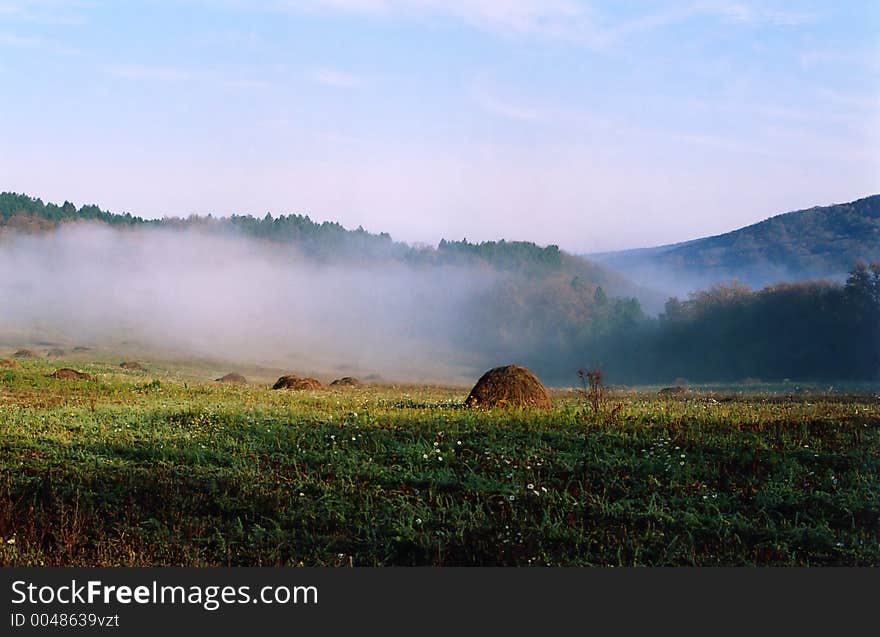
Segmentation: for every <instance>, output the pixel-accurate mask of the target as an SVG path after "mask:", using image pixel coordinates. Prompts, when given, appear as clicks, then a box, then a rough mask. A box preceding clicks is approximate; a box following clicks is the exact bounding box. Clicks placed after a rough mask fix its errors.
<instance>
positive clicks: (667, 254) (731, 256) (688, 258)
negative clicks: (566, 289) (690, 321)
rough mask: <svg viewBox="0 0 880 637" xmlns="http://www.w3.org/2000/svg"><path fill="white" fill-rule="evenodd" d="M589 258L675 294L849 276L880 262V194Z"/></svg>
mask: <svg viewBox="0 0 880 637" xmlns="http://www.w3.org/2000/svg"><path fill="white" fill-rule="evenodd" d="M589 258H591V259H595V260H596V261H598V262H600V263H602V264H604V265H607V266H608V267H611V268H612V269H615V270H617V271H619V272H621V273H622V274H624V275H626V276H628V277H630V278H631V279H633V280H636V281H643V282H646V283H650V284H654V285H655V286H656V287H660V288H662V289H665V290H669V291H671V292H677V293H682V292H684V291H685V290H684V289H682V286H684V287H686V288H687V289H689V290H692V289H696V288H699V287H705V286H707V285H711V284H714V283H717V282H720V281H726V280H730V279H733V278H736V279H738V280H740V281H742V282H743V283H746V284H748V285H750V286H752V287H755V288H759V287H762V286H764V285H769V284H773V283H778V282H780V281H803V280H808V279H821V278H830V279H835V280H843V279H844V278H845V277H846V273H847V272H848V271H849V270H850V268H851V267H852V265H853V264H854V263H856V262H858V261H876V260H878V259H880V195H874V196H871V197H866V198H864V199H859V200H857V201H853V202H851V203H845V204H837V205H833V206H824V207H814V208H810V209H808V210H799V211H796V212H788V213H785V214H781V215H777V216H775V217H771V218H769V219H766V220H765V221H761V222H759V223H756V224H753V225H750V226H747V227H745V228H741V229H739V230H734V231H733V232H728V233H726V234H721V235H717V236H714V237H706V238H703V239H696V240H693V241H688V242H686V243H678V244H673V245H666V246H660V247H657V248H648V249H643V250H628V251H622V252H613V253H606V254H601V255H591V256H590V257H589Z"/></svg>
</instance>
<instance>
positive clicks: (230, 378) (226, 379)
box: [214, 372, 247, 385]
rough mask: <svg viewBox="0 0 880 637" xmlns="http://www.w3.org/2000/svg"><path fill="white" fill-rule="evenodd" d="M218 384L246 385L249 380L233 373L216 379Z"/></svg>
mask: <svg viewBox="0 0 880 637" xmlns="http://www.w3.org/2000/svg"><path fill="white" fill-rule="evenodd" d="M214 380H215V381H216V382H218V383H228V384H230V385H246V384H247V378H245V377H244V376H242V375H241V374H236V373H235V372H231V373H229V374H226V375H225V376H221V377H220V378H215V379H214Z"/></svg>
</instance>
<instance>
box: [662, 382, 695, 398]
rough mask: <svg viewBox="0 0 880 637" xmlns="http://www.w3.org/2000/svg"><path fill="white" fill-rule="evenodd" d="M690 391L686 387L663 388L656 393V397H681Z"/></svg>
mask: <svg viewBox="0 0 880 637" xmlns="http://www.w3.org/2000/svg"><path fill="white" fill-rule="evenodd" d="M688 392H690V390H689V389H688V388H687V387H682V386H681V385H676V386H675V387H664V388H663V389H661V390H660V391H658V392H657V395H658V396H681V395H683V394H687V393H688Z"/></svg>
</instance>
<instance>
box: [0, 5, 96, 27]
mask: <svg viewBox="0 0 880 637" xmlns="http://www.w3.org/2000/svg"><path fill="white" fill-rule="evenodd" d="M93 6H94V2H89V1H87V0H0V17H2V18H6V19H7V20H17V21H19V22H32V23H37V24H67V25H80V24H84V23H85V16H84V12H85V11H86V10H87V9H89V8H91V7H93Z"/></svg>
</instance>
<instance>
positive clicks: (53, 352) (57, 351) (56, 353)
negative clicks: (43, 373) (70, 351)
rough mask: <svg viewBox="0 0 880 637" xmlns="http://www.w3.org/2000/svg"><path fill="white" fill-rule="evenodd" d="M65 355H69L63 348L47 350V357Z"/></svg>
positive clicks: (61, 356)
mask: <svg viewBox="0 0 880 637" xmlns="http://www.w3.org/2000/svg"><path fill="white" fill-rule="evenodd" d="M65 356H67V352H65V351H64V350H63V349H57V348H56V349H50V350H49V351H48V352H46V357H47V358H63V357H65Z"/></svg>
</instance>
